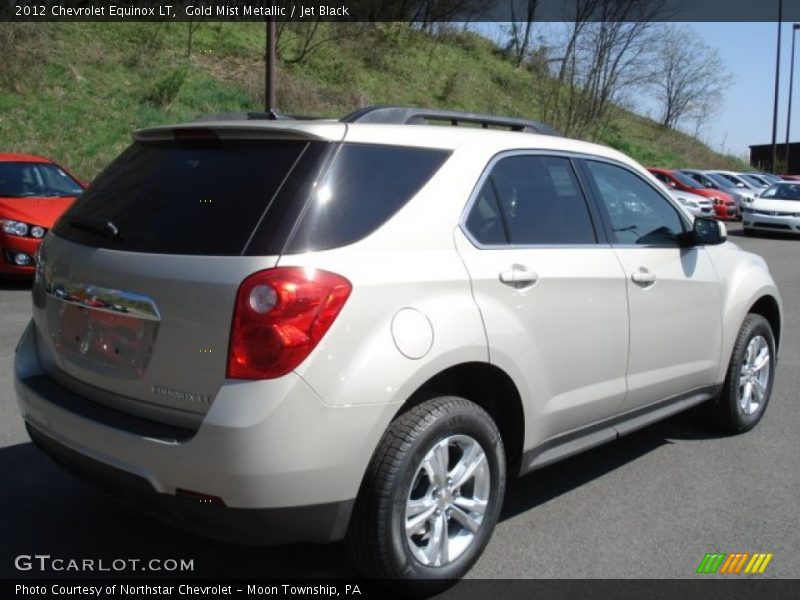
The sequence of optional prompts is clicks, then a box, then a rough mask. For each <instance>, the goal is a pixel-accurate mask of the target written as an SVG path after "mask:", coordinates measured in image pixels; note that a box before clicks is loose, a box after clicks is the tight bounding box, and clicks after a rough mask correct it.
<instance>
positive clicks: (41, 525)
mask: <svg viewBox="0 0 800 600" xmlns="http://www.w3.org/2000/svg"><path fill="white" fill-rule="evenodd" d="M711 434H712V432H710V431H709V430H707V429H705V428H703V427H702V426H700V425H699V424H698V423H697V418H696V416H695V415H693V414H692V413H687V414H685V415H678V416H676V417H674V418H672V419H669V420H667V421H664V422H662V423H659V424H656V425H653V426H651V427H649V428H646V429H644V430H642V431H639V432H636V433H634V434H631V435H630V436H627V437H624V438H622V439H620V440H618V441H616V442H612V443H609V444H606V445H604V446H600V447H598V448H595V449H593V450H591V451H589V452H587V453H584V454H581V455H578V456H575V457H573V458H571V459H568V460H566V461H564V462H561V463H559V464H557V465H554V466H551V467H547V468H544V469H541V470H539V471H537V472H535V473H533V474H532V475H530V476H527V477H525V478H523V479H521V480H518V481H516V482H512V484H511V485H510V487H509V490H508V494H507V496H506V504H505V507H504V510H503V515H502V519H507V518H511V517H513V516H514V515H517V514H519V513H521V512H525V511H527V510H530V509H532V508H535V507H536V506H538V505H539V504H542V503H544V502H547V501H549V500H551V499H552V498H555V497H557V496H560V495H562V494H565V493H567V492H569V491H570V490H572V489H575V488H577V487H580V486H582V485H584V484H586V483H588V482H590V481H592V480H594V479H596V478H598V477H602V476H603V475H605V474H606V473H608V472H610V471H613V470H614V469H616V468H618V467H620V466H623V465H625V464H626V463H628V462H631V461H634V460H636V459H637V458H639V457H641V456H643V455H645V454H647V453H648V452H651V451H653V450H655V449H657V448H658V447H660V446H662V445H664V444H669V443H673V442H672V441H671V440H681V439H702V438H704V437H713V436H712V435H711ZM0 473H2V476H3V485H2V487H0V510H2V515H3V518H2V519H0V540H2V541H3V543H2V548H3V554H5V555H6V556H4V557H0V564H2V567H0V577H19V576H20V575H22V576H25V577H29V576H32V577H42V576H44V577H48V576H49V577H59V578H62V577H76V578H80V577H81V576H82V575H84V574H82V573H80V572H58V573H44V574H40V573H36V574H34V573H20V572H18V571H16V570H15V569H14V557H15V556H17V555H19V554H31V555H34V554H49V555H51V556H52V557H61V558H66V559H70V558H76V559H83V558H94V559H99V558H103V559H104V560H105V561H110V560H113V559H114V558H138V559H141V560H143V561H146V560H149V559H151V558H160V559H165V558H174V559H181V558H183V559H187V560H188V559H193V560H194V565H195V567H194V572H191V573H175V574H174V575H175V576H178V577H181V578H183V579H188V578H192V577H201V578H225V577H229V578H242V579H244V578H254V577H258V578H263V579H268V578H275V579H284V580H286V579H292V578H305V577H320V578H352V577H356V573H355V572H354V571H353V569H352V567H351V566H350V565H349V563H348V561H347V559H346V557H345V553H344V549H343V547H342V545H341V544H336V545H330V546H316V545H293V546H275V547H255V546H238V545H235V544H226V543H222V542H216V541H213V540H208V539H206V538H202V537H198V536H195V535H192V534H189V533H185V532H183V531H181V530H179V529H175V528H173V527H171V526H169V525H165V524H162V523H160V522H158V521H155V520H152V519H150V518H148V517H145V516H143V515H140V514H138V513H137V512H135V511H133V510H130V509H128V508H125V507H123V506H121V505H119V504H117V503H116V502H115V501H114V500H112V499H111V498H110V497H107V496H105V495H104V494H102V493H100V492H98V491H96V490H94V488H92V487H91V486H89V485H87V484H84V483H82V482H80V481H78V480H77V479H75V478H74V477H73V476H72V475H70V474H68V473H67V472H66V471H63V470H62V469H61V468H60V467H58V466H57V465H56V464H55V463H54V462H53V461H52V460H51V459H50V458H48V457H47V456H46V455H45V454H43V453H42V452H41V451H40V450H38V449H37V448H36V447H35V446H34V445H33V444H32V443H23V444H17V445H15V446H7V447H4V448H0ZM105 575H107V576H109V577H143V578H147V577H150V578H163V577H164V576H168V575H169V574H166V573H154V572H148V573H137V572H125V573H122V574H120V573H108V574H105ZM92 576H101V577H102V576H103V574H93V575H92Z"/></svg>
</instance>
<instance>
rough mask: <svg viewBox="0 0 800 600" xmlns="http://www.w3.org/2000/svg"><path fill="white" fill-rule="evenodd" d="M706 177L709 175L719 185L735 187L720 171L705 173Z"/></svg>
mask: <svg viewBox="0 0 800 600" xmlns="http://www.w3.org/2000/svg"><path fill="white" fill-rule="evenodd" d="M704 175H705V176H706V177H708V178H709V179H710V180H711V181H713V182H714V183H716V184H717V185H719V186H721V187H724V188H732V187H735V186H734V184H733V183H731V182H730V181H728V180H727V179H725V178H724V177H723V176H722V175H720V174H718V173H704Z"/></svg>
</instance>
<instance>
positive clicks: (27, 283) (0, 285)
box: [0, 277, 33, 292]
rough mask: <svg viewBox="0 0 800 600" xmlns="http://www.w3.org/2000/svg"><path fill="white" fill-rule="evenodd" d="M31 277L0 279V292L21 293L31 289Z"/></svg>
mask: <svg viewBox="0 0 800 600" xmlns="http://www.w3.org/2000/svg"><path fill="white" fill-rule="evenodd" d="M32 283H33V278H31V277H8V278H4V277H0V291H10V292H21V291H25V290H30V289H31V284H32Z"/></svg>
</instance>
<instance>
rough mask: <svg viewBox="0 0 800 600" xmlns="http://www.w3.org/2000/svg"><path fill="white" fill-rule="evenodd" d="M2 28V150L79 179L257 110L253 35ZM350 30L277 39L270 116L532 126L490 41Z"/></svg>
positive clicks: (646, 149) (258, 36) (695, 162)
mask: <svg viewBox="0 0 800 600" xmlns="http://www.w3.org/2000/svg"><path fill="white" fill-rule="evenodd" d="M0 27H2V28H5V31H0V52H3V54H4V59H3V62H4V65H3V67H2V71H0V151H25V152H33V153H38V154H43V155H46V156H49V157H52V158H54V159H55V160H57V161H59V162H62V163H63V164H64V165H65V166H67V167H69V168H71V169H73V170H74V171H75V172H76V173H77V174H78V175H79V176H80V177H82V178H86V179H90V178H92V177H93V176H94V175H96V174H97V172H98V171H99V170H100V169H101V168H102V167H103V166H104V165H105V164H106V163H107V162H108V161H109V160H111V158H113V157H114V156H115V155H116V154H117V153H118V152H120V151H121V150H122V149H123V148H124V147H125V146H126V145H127V143H128V142H129V140H130V132H131V130H132V129H135V128H139V127H145V126H149V125H154V124H161V123H168V122H175V121H181V120H186V119H190V118H194V117H196V116H198V115H200V114H207V113H215V112H230V111H245V110H261V109H262V107H263V94H264V92H263V89H264V67H263V65H264V63H263V54H264V26H263V24H258V23H203V24H201V25H200V26H199V27H198V28H197V29H196V30H195V31H194V32H193V35H192V54H191V56H187V49H188V47H187V43H188V24H187V23H163V24H147V23H124V24H116V23H52V24H35V25H27V26H25V25H23V26H20V25H9V24H0ZM10 28H13V29H10ZM357 30H358V26H354V31H353V34H354V35H351V36H347V37H345V38H342V39H336V40H333V41H330V42H328V43H325V44H322V45H320V46H319V47H318V48H316V49H315V50H314V51H313V52H311V53H310V54H308V55H307V56H306V57H305V59H304V60H302V61H300V62H290V61H291V59H292V58H293V57H294V56H295V55H296V51H297V49H298V48H299V47H300V40H299V38H297V37H296V36H294V34H293V33H292V32H291V31H284V32H283V33H282V38H281V46H280V48H281V54H282V58H283V60H282V61H280V63H279V75H278V85H277V90H278V106H279V107H280V109H281V111H283V112H287V113H295V114H313V115H321V116H330V117H338V116H341V115H344V114H346V113H348V112H350V111H352V110H353V109H355V108H357V107H360V106H364V105H368V104H413V105H419V106H435V107H439V108H450V109H462V110H470V111H476V112H490V113H496V114H505V115H512V116H524V117H531V118H537V108H536V101H535V97H536V95H535V90H536V86H537V81H536V80H535V77H534V75H533V74H531V73H530V72H528V71H526V70H524V69H516V68H515V67H514V66H513V65H512V64H511V63H510V62H509V61H507V60H506V59H505V58H504V57H503V56H502V55H501V53H500V52H498V50H497V48H496V47H495V46H494V45H493V44H492V43H491V42H490V41H488V40H485V39H483V38H481V37H479V36H477V35H474V34H466V35H463V34H455V33H453V34H450V35H447V36H444V37H437V38H434V37H431V36H428V35H426V34H423V33H420V32H418V31H410V30H409V29H408V28H407V27H405V26H402V25H392V24H379V25H378V26H377V29H375V28H373V29H371V30H368V31H357ZM329 33H330V32H326V31H324V30H323V31H321V33H320V35H319V37H318V38H317V40H315V41H319V40H321V39H324V38H325V36H326V35H327V34H329ZM356 34H357V35H356ZM602 135H603V136H602V138H601V139H599V140H596V141H599V142H601V143H606V144H608V145H610V146H613V147H615V148H618V149H619V150H622V151H623V152H626V153H628V154H630V155H631V156H633V157H634V158H636V159H637V160H639V161H640V162H642V163H644V164H648V165H659V166H666V167H671V166H685V165H692V166H698V167H719V168H723V167H726V168H733V169H737V168H744V167H745V165H744V163H742V162H741V161H740V160H738V159H736V158H733V157H726V156H721V155H719V154H717V153H715V152H713V151H712V150H711V149H709V148H708V147H707V146H705V145H703V144H701V143H700V142H698V141H697V140H695V139H693V138H691V137H690V136H687V135H684V134H682V133H679V132H675V131H671V130H664V129H663V128H661V127H660V126H659V125H657V124H656V123H654V122H652V121H650V120H648V119H645V118H642V117H639V116H636V115H633V114H631V113H629V112H626V111H624V110H621V109H619V110H615V114H614V117H613V120H612V123H611V125H610V127H608V128H607V130H606V132H605V133H603V134H602Z"/></svg>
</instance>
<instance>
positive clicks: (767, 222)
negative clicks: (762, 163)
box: [742, 181, 800, 235]
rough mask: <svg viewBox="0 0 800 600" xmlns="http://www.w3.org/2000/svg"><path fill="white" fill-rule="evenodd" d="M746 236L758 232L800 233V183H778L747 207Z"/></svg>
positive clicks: (744, 219)
mask: <svg viewBox="0 0 800 600" xmlns="http://www.w3.org/2000/svg"><path fill="white" fill-rule="evenodd" d="M742 220H743V223H742V225H743V228H744V233H745V235H753V234H755V233H756V232H757V231H771V232H775V233H794V234H798V233H800V183H798V182H791V181H785V182H782V183H776V184H774V185H772V186H770V187H769V188H767V189H766V190H764V191H763V192H762V193H761V195H759V196H758V197H757V198H756V199H755V200H754V201H753V203H752V204H750V205H749V206H747V207H745V209H744V214H743V215H742Z"/></svg>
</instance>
